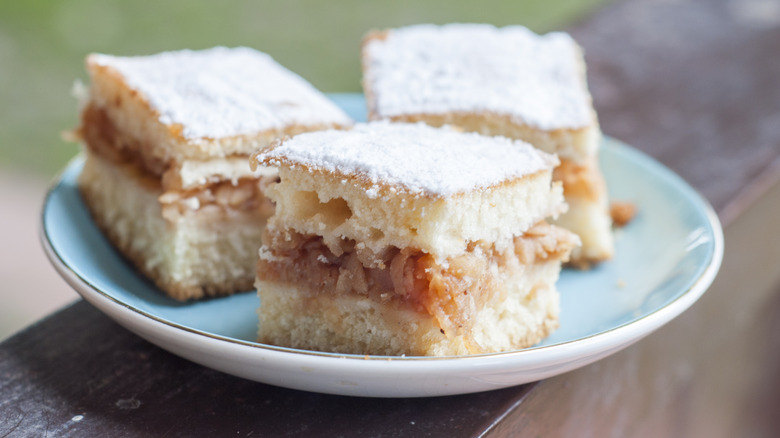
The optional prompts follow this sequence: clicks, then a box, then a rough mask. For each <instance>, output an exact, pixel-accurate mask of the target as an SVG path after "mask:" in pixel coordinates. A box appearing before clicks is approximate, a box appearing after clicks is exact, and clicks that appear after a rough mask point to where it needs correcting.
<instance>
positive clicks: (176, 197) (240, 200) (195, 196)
mask: <svg viewBox="0 0 780 438" xmlns="http://www.w3.org/2000/svg"><path fill="white" fill-rule="evenodd" d="M273 179H274V178H265V177H263V178H260V179H249V178H246V179H240V180H238V181H237V182H236V183H235V184H234V183H233V182H232V181H221V182H219V183H216V184H211V185H208V186H206V187H200V188H197V189H192V190H181V191H169V192H165V193H163V194H162V195H160V197H159V198H158V199H159V201H160V204H161V205H162V209H163V211H162V214H163V217H165V218H166V219H169V220H174V219H176V218H178V217H180V216H183V215H186V214H187V213H189V212H193V211H198V212H204V211H208V210H214V211H215V212H216V211H225V210H240V211H252V210H256V211H258V212H259V213H260V214H261V215H263V216H266V217H267V216H270V215H271V214H273V212H274V205H273V202H271V200H270V199H268V198H267V197H266V196H265V195H264V194H263V193H264V190H265V187H266V186H267V185H268V184H269V182H270V181H272V180H273Z"/></svg>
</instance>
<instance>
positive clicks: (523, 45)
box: [363, 24, 595, 130]
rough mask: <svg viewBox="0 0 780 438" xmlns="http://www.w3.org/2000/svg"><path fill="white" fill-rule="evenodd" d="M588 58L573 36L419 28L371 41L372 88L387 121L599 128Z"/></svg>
mask: <svg viewBox="0 0 780 438" xmlns="http://www.w3.org/2000/svg"><path fill="white" fill-rule="evenodd" d="M581 58H582V55H581V52H580V49H579V47H578V46H577V44H576V43H575V42H574V40H573V39H572V38H571V37H570V36H569V35H567V34H565V33H560V32H555V33H550V34H547V35H541V36H540V35H536V34H534V33H533V32H531V31H530V30H528V29H526V28H524V27H521V26H509V27H503V28H497V27H494V26H491V25H486V24H448V25H444V26H434V25H416V26H409V27H404V28H399V29H393V30H390V31H387V32H386V33H385V34H379V35H376V36H372V37H369V38H368V40H367V41H366V43H365V45H364V48H363V62H364V66H363V68H364V72H365V75H366V76H365V77H364V88H365V89H366V90H367V93H370V94H371V95H372V96H371V97H372V98H373V106H372V107H371V108H369V110H370V111H371V112H373V113H374V114H375V115H376V116H378V117H380V118H386V117H394V116H401V115H407V114H443V113H451V112H469V113H474V112H490V113H494V114H501V115H508V116H510V118H511V119H512V120H513V122H515V123H519V124H526V125H531V126H534V127H536V128H539V129H544V130H556V129H576V128H583V127H587V126H591V125H593V124H594V119H595V117H594V113H593V110H592V104H591V98H590V94H589V93H588V91H587V88H586V87H585V79H584V75H585V72H584V65H583V63H582V61H581Z"/></svg>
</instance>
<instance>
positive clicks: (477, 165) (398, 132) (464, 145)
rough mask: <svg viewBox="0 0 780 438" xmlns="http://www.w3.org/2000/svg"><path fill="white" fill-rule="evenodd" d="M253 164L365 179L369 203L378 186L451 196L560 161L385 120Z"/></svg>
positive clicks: (305, 137) (312, 138) (302, 142)
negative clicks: (283, 166)
mask: <svg viewBox="0 0 780 438" xmlns="http://www.w3.org/2000/svg"><path fill="white" fill-rule="evenodd" d="M254 160H255V162H257V163H262V164H267V165H280V164H281V163H286V164H288V165H291V166H296V165H304V166H306V167H308V168H310V169H318V170H325V171H328V172H338V173H340V174H342V175H357V176H359V177H362V178H367V179H368V181H370V182H371V183H373V184H374V187H371V188H369V190H368V194H369V196H371V194H372V192H373V196H372V197H376V196H377V195H378V190H377V189H378V186H377V185H389V186H390V189H391V191H392V190H393V189H394V188H395V187H398V188H401V189H404V190H406V191H411V192H415V193H426V194H430V195H440V196H447V195H452V194H457V193H463V192H468V191H471V190H475V189H480V188H487V187H490V186H493V185H496V184H499V183H501V182H503V181H507V180H511V179H514V178H517V177H522V176H524V175H530V174H534V173H536V172H539V171H541V170H549V169H552V168H553V167H554V166H555V165H557V163H558V160H557V158H556V157H555V156H553V155H548V154H546V153H544V152H541V151H538V150H536V149H534V148H533V147H531V146H530V145H529V144H527V143H525V142H522V141H519V140H509V139H507V138H504V137H486V136H482V135H479V134H475V133H461V132H457V131H455V130H452V129H449V128H432V127H430V126H427V125H424V124H422V123H419V124H407V123H390V122H385V121H383V122H371V123H366V124H358V125H355V126H354V127H353V128H352V129H350V130H348V131H337V130H328V131H319V132H311V133H305V134H300V135H297V136H295V137H293V138H291V139H289V140H287V141H284V142H283V143H281V144H280V145H277V146H276V147H275V148H273V149H271V150H269V151H266V152H262V153H260V154H257V155H256V156H255V157H254Z"/></svg>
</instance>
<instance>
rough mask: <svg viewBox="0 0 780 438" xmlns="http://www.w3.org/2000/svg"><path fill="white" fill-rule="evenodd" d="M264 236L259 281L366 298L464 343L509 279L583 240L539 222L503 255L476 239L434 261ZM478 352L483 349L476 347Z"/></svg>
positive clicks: (305, 238) (313, 239)
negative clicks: (429, 321)
mask: <svg viewBox="0 0 780 438" xmlns="http://www.w3.org/2000/svg"><path fill="white" fill-rule="evenodd" d="M267 233H268V234H267V235H266V238H265V242H266V248H272V249H271V250H268V249H266V250H265V251H264V252H263V253H261V257H260V262H259V264H258V269H257V275H258V278H259V279H260V280H264V281H271V282H281V283H288V284H295V285H296V287H297V288H298V290H300V291H301V292H302V293H303V294H306V295H309V296H311V297H314V296H317V295H320V294H331V295H334V296H339V295H349V294H360V295H366V296H368V297H370V299H371V300H373V301H375V302H381V303H383V304H386V305H390V306H392V307H395V308H406V309H412V310H414V311H416V312H420V313H423V314H427V315H430V316H432V317H433V318H435V319H436V321H437V322H438V325H439V327H440V328H441V331H442V332H444V333H445V335H447V336H448V337H449V336H465V338H469V333H470V331H471V329H472V326H473V323H474V320H475V315H476V313H477V312H478V310H479V309H480V308H482V307H483V306H484V305H485V303H487V302H491V301H493V300H500V299H503V298H504V296H505V295H506V293H505V289H506V288H505V286H504V280H505V279H506V278H510V277H513V276H514V275H516V274H517V273H518V272H522V271H523V270H527V269H528V267H529V266H531V265H536V264H542V263H546V262H556V263H557V262H559V261H560V260H561V259H563V258H565V257H566V256H567V255H568V253H569V252H570V251H571V249H572V248H573V247H574V246H576V245H577V243H578V239H577V237H576V236H574V235H573V234H572V233H570V232H568V231H566V230H564V229H562V228H559V227H556V226H553V225H549V224H547V223H546V222H539V223H538V224H536V225H535V226H534V227H532V228H531V229H529V230H528V231H527V232H526V233H524V234H523V235H522V236H517V237H515V238H514V240H513V245H509V246H508V247H507V248H506V249H504V250H499V249H497V248H496V246H495V245H492V244H487V243H484V242H472V243H470V244H469V245H468V249H467V251H465V252H464V253H463V254H461V255H459V256H455V257H450V258H447V259H445V260H437V259H436V258H435V257H434V256H432V255H431V254H427V253H424V252H422V251H420V250H417V249H412V248H405V249H399V248H396V247H387V248H386V249H385V250H384V251H382V252H381V253H376V252H374V251H371V250H369V249H368V248H366V247H365V246H364V245H361V244H360V243H358V244H356V243H355V242H354V241H352V240H341V241H340V244H339V245H338V246H334V245H328V244H326V243H325V240H324V239H323V238H322V237H321V236H317V235H302V234H299V233H297V232H295V231H292V230H284V231H275V232H274V231H269V230H267ZM528 292H529V294H530V293H533V290H529V291H528ZM470 349H472V348H470ZM473 350H475V351H473V352H479V351H476V350H478V348H477V347H476V346H474V348H473Z"/></svg>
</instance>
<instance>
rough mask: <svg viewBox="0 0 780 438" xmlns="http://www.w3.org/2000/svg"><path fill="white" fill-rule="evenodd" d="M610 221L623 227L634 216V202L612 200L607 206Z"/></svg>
mask: <svg viewBox="0 0 780 438" xmlns="http://www.w3.org/2000/svg"><path fill="white" fill-rule="evenodd" d="M609 215H610V216H612V223H614V224H615V226H616V227H624V226H626V225H627V224H628V223H629V222H631V220H632V219H634V216H636V204H634V203H632V202H624V201H612V204H611V205H610V208H609Z"/></svg>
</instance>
